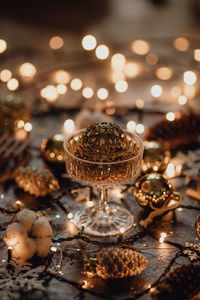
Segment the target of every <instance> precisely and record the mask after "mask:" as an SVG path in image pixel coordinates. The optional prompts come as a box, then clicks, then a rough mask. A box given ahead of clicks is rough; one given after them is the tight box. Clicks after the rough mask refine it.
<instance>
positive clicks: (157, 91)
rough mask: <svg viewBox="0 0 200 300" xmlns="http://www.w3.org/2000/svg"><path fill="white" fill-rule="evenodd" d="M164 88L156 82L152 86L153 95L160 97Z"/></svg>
mask: <svg viewBox="0 0 200 300" xmlns="http://www.w3.org/2000/svg"><path fill="white" fill-rule="evenodd" d="M162 92H163V89H162V87H161V86H160V85H158V84H155V85H153V86H152V88H151V95H152V96H153V97H155V98H158V97H160V96H161V95H162Z"/></svg>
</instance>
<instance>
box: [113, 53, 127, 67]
mask: <svg viewBox="0 0 200 300" xmlns="http://www.w3.org/2000/svg"><path fill="white" fill-rule="evenodd" d="M125 63H126V58H125V56H124V55H123V54H121V53H116V54H114V55H113V56H112V58H111V66H112V69H113V70H114V71H122V70H123V69H124V66H125Z"/></svg>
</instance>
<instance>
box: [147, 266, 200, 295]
mask: <svg viewBox="0 0 200 300" xmlns="http://www.w3.org/2000/svg"><path fill="white" fill-rule="evenodd" d="M199 291H200V266H199V265H195V264H188V265H183V266H181V267H178V268H176V269H175V270H173V271H172V272H170V273H169V275H168V276H166V277H165V278H164V279H163V280H162V281H161V283H160V284H159V285H158V286H157V287H156V289H155V291H153V293H152V296H153V298H154V299H156V300H169V299H174V300H176V299H177V300H187V299H190V298H191V297H193V296H195V295H196V294H197V293H198V292H199Z"/></svg>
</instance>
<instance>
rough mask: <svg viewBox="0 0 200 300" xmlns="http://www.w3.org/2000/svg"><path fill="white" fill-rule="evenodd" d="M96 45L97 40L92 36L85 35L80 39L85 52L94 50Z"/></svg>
mask: <svg viewBox="0 0 200 300" xmlns="http://www.w3.org/2000/svg"><path fill="white" fill-rule="evenodd" d="M96 45H97V40H96V38H95V36H93V35H86V36H84V38H83V39H82V47H83V49H85V50H87V51H91V50H94V49H95V48H96Z"/></svg>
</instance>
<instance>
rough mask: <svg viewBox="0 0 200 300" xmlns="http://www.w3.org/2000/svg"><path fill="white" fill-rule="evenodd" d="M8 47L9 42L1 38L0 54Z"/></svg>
mask: <svg viewBox="0 0 200 300" xmlns="http://www.w3.org/2000/svg"><path fill="white" fill-rule="evenodd" d="M6 49H7V43H6V41H5V40H3V39H0V54H1V53H3V52H5V51H6Z"/></svg>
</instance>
